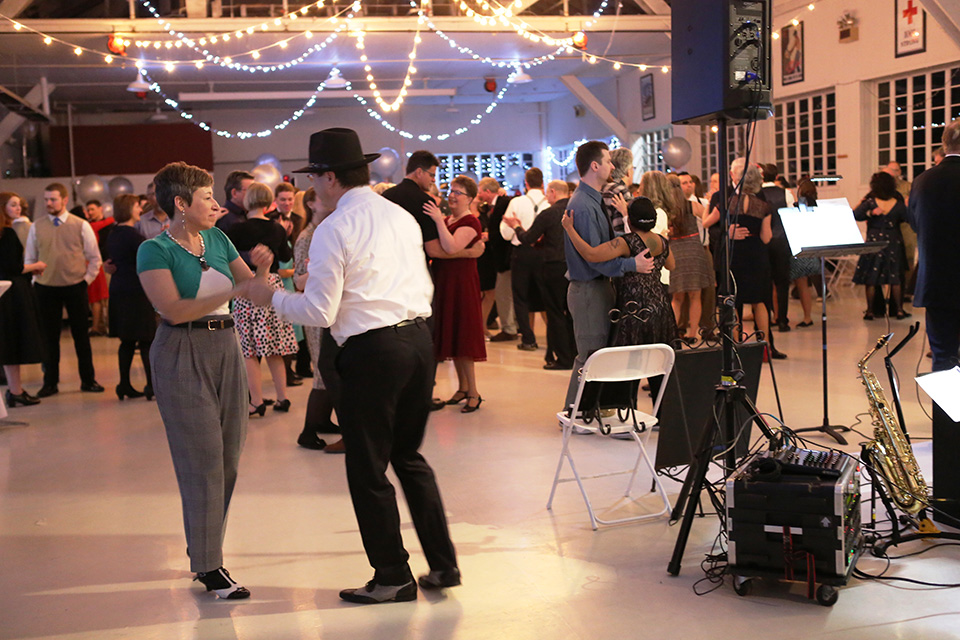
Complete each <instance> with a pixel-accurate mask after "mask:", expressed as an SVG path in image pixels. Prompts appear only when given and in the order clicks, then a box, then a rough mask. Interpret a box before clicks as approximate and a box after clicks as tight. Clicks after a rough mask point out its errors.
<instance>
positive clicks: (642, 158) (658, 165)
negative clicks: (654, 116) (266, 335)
mask: <svg viewBox="0 0 960 640" xmlns="http://www.w3.org/2000/svg"><path fill="white" fill-rule="evenodd" d="M671 137H673V127H664V128H663V129H655V130H654V131H645V132H644V133H641V134H640V137H639V138H637V141H636V142H634V143H633V149H631V151H633V166H634V167H636V173H635V174H634V180H635V181H637V180H639V179H640V176H642V175H643V174H644V172H645V171H666V170H667V165H666V163H664V161H663V152H662V151H661V148H662V147H663V143H664V142H666V141H667V140H669V139H670V138H671Z"/></svg>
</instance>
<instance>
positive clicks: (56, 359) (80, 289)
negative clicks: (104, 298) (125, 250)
mask: <svg viewBox="0 0 960 640" xmlns="http://www.w3.org/2000/svg"><path fill="white" fill-rule="evenodd" d="M35 286H36V292H37V302H38V303H39V306H40V322H41V324H42V329H43V338H44V343H45V347H46V357H45V358H44V360H43V384H44V386H56V385H57V384H59V382H60V329H61V326H62V325H61V319H62V318H63V308H64V307H66V308H67V320H68V322H69V324H70V333H71V334H72V335H73V348H74V350H75V351H76V352H77V363H78V368H79V369H80V382H81V383H82V384H91V383H93V382H96V375H95V373H94V370H93V352H92V350H91V349H90V334H89V333H88V330H89V326H90V325H89V322H88V316H89V314H90V307H89V303H88V302H87V283H86V281H84V280H81V281H80V282H78V283H77V284H73V285H69V286H66V287H48V286H45V285H42V284H37V285H35Z"/></svg>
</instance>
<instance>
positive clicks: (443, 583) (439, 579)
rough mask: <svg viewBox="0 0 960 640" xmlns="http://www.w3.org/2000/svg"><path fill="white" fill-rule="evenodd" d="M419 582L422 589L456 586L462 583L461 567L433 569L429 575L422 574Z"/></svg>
mask: <svg viewBox="0 0 960 640" xmlns="http://www.w3.org/2000/svg"><path fill="white" fill-rule="evenodd" d="M417 584H419V585H420V588H421V589H426V590H430V589H445V588H447V587H456V586H459V585H460V569H458V568H456V567H454V568H453V569H445V570H443V571H431V572H430V573H428V574H427V575H424V576H420V578H419V579H418V580H417Z"/></svg>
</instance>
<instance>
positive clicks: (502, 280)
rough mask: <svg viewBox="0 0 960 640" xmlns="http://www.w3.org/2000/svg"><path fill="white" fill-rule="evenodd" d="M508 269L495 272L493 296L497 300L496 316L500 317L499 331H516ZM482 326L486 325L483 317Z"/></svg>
mask: <svg viewBox="0 0 960 640" xmlns="http://www.w3.org/2000/svg"><path fill="white" fill-rule="evenodd" d="M512 282H513V280H512V275H511V273H510V272H509V271H504V272H503V273H498V274H497V288H496V289H494V291H493V296H494V298H495V299H496V301H497V317H498V318H500V331H503V332H504V333H512V334H514V335H516V333H517V317H516V316H515V315H514V313H513V284H512ZM483 326H484V327H486V326H487V319H486V318H484V319H483Z"/></svg>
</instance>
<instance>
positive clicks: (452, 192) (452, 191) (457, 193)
mask: <svg viewBox="0 0 960 640" xmlns="http://www.w3.org/2000/svg"><path fill="white" fill-rule="evenodd" d="M447 195H448V196H458V197H460V196H463V197H465V196H466V195H467V194H466V193H464V192H463V191H457V190H456V189H450V191H448V192H447Z"/></svg>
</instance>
